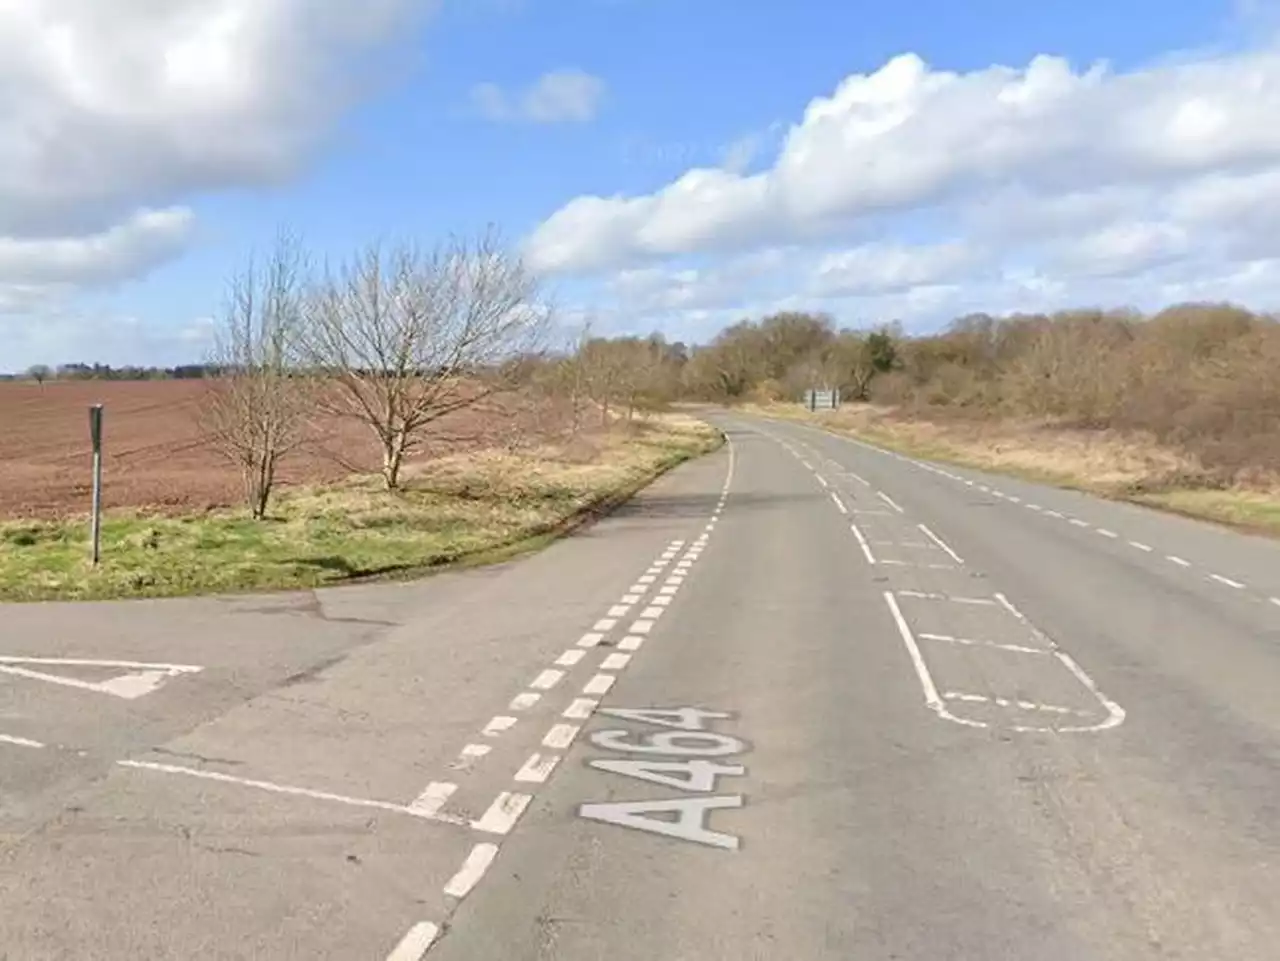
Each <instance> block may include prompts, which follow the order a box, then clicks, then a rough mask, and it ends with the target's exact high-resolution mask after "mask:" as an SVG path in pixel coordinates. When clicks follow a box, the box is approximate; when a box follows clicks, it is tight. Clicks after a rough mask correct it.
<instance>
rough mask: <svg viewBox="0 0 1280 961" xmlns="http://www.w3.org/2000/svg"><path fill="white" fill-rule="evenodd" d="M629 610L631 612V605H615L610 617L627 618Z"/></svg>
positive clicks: (610, 609) (611, 609)
mask: <svg viewBox="0 0 1280 961" xmlns="http://www.w3.org/2000/svg"><path fill="white" fill-rule="evenodd" d="M629 610H631V605H630V604H614V605H613V607H611V608H609V616H610V617H626V616H627V612H628V611H629Z"/></svg>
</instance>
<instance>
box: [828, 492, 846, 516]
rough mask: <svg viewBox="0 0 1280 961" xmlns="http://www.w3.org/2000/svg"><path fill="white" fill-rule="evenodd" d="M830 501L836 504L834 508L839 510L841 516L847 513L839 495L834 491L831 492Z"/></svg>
mask: <svg viewBox="0 0 1280 961" xmlns="http://www.w3.org/2000/svg"><path fill="white" fill-rule="evenodd" d="M831 499H832V500H833V501H835V502H836V507H837V508H838V509H839V511H840V513H841V514H847V513H849V508H847V507H845V506H844V501H842V500H841V499H840V495H839V494H837V493H836V492H835V491H832V492H831Z"/></svg>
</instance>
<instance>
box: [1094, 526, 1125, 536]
mask: <svg viewBox="0 0 1280 961" xmlns="http://www.w3.org/2000/svg"><path fill="white" fill-rule="evenodd" d="M1098 533H1099V534H1101V535H1102V536H1103V537H1119V536H1120V535H1119V534H1117V533H1116V532H1115V531H1109V530H1107V529H1106V528H1105V527H1099V528H1098Z"/></svg>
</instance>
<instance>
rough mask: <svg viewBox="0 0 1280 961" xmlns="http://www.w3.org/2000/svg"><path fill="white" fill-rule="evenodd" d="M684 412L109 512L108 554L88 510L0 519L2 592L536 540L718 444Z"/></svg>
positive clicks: (332, 572)
mask: <svg viewBox="0 0 1280 961" xmlns="http://www.w3.org/2000/svg"><path fill="white" fill-rule="evenodd" d="M719 443H720V435H719V434H718V433H717V432H715V431H714V430H712V429H711V428H709V427H707V426H706V425H704V424H700V423H696V422H693V421H690V420H688V419H680V418H665V419H658V420H654V421H651V422H649V423H647V424H645V425H642V426H641V427H639V428H638V429H636V430H634V431H627V432H618V433H617V434H615V435H611V436H610V437H609V438H607V439H606V440H604V441H602V442H599V441H598V442H597V447H596V448H595V449H593V450H591V451H589V452H588V453H587V456H584V455H583V453H582V452H580V451H579V452H574V453H572V454H570V453H567V452H564V451H550V450H544V451H539V452H534V453H527V454H520V455H516V454H504V453H498V452H486V453H482V454H479V455H472V456H465V457H461V456H460V457H454V458H448V459H445V460H442V461H439V462H437V463H435V464H433V465H431V466H430V468H429V469H428V470H426V471H424V472H422V473H420V474H417V475H415V476H413V477H411V478H410V479H409V480H408V481H407V482H406V485H405V489H404V490H403V491H402V492H400V493H396V494H390V493H387V492H385V491H382V490H380V489H379V482H378V481H377V480H375V479H370V478H356V479H352V480H351V481H349V482H347V483H344V484H340V485H336V486H332V487H328V488H323V489H310V490H304V489H299V490H291V491H282V492H281V493H280V495H279V496H278V497H277V498H276V500H275V501H274V502H273V508H272V512H271V515H272V516H271V517H270V518H269V519H268V520H265V521H260V522H256V521H253V520H251V519H249V518H248V517H247V516H246V514H245V513H244V512H236V511H225V512H211V513H208V514H203V515H200V516H191V517H164V516H148V515H146V514H139V513H119V514H110V515H108V516H106V517H105V518H104V520H103V527H102V558H103V560H102V564H101V565H100V566H99V567H98V569H97V570H94V569H93V568H92V567H91V566H90V565H89V563H88V552H89V548H88V545H89V528H88V522H87V521H86V520H83V519H76V520H68V521H40V522H19V521H10V522H4V523H0V600H9V601H13V600H23V601H35V600H68V599H74V600H89V599H108V598H124V597H168V596H178V595H190V594H221V593H239V592H246V591H266V590H279V589H294V588H314V587H323V586H326V585H334V584H340V583H344V582H350V581H353V580H363V579H369V578H403V577H411V576H418V575H421V574H423V573H425V572H427V571H430V570H433V569H440V568H443V567H448V566H455V565H463V564H476V563H484V562H489V561H494V560H501V559H504V558H508V557H511V556H514V555H516V554H519V553H522V552H524V551H527V550H533V549H537V548H538V547H541V546H543V545H544V544H546V543H547V542H549V541H550V540H552V539H554V538H555V537H556V536H559V535H560V534H562V533H564V532H565V531H567V530H570V529H572V528H573V527H574V526H576V525H578V524H580V523H584V522H586V521H588V520H589V519H590V518H591V517H593V516H596V515H597V514H599V513H600V512H602V511H604V510H607V509H608V508H610V507H611V506H613V505H614V504H616V503H618V502H620V501H622V500H625V499H626V498H627V497H629V496H631V495H632V494H634V493H635V491H637V490H638V489H640V488H642V487H643V486H645V485H646V484H648V483H649V482H650V481H652V480H653V478H655V477H656V476H658V475H659V474H661V473H662V472H664V471H666V470H668V469H670V468H671V467H674V466H675V465H676V464H679V463H681V462H682V461H684V460H687V459H689V458H690V457H694V456H697V455H699V454H702V453H705V452H707V451H709V450H712V449H714V448H715V447H717V446H718V445H719Z"/></svg>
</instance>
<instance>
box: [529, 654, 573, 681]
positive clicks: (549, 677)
mask: <svg viewBox="0 0 1280 961" xmlns="http://www.w3.org/2000/svg"><path fill="white" fill-rule="evenodd" d="M574 653H579V652H576V651H575V652H574ZM563 679H564V671H556V670H552V669H551V668H548V669H547V670H545V671H543V672H542V673H541V674H539V675H538V676H537V677H535V678H534V679H533V680H532V681H531V682H530V683H529V686H530V687H531V688H533V689H534V690H535V691H549V690H551V689H552V688H553V687H555V686H556V685H557V684H559V683H560V682H561V681H562V680H563Z"/></svg>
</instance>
